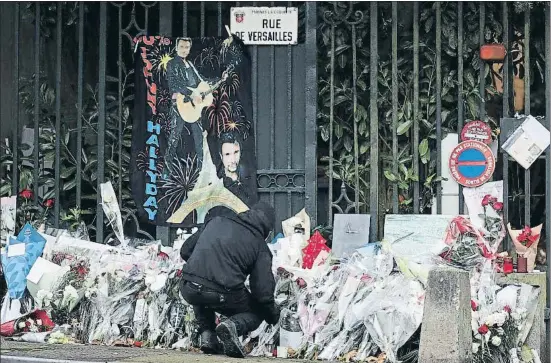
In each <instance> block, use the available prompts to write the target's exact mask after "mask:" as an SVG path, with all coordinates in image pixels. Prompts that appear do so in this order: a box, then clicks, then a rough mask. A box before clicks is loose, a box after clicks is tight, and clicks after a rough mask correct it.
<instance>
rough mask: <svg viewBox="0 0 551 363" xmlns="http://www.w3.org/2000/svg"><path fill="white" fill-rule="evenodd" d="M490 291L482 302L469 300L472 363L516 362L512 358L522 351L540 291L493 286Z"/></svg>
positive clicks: (526, 286) (520, 287)
mask: <svg viewBox="0 0 551 363" xmlns="http://www.w3.org/2000/svg"><path fill="white" fill-rule="evenodd" d="M493 291H494V294H488V295H487V297H486V299H485V300H482V301H477V300H476V299H474V298H473V300H471V308H472V320H471V325H472V329H473V362H475V363H479V362H480V363H483V362H484V363H493V362H496V363H498V362H499V363H501V362H512V361H515V359H514V358H513V356H516V355H517V353H518V352H519V351H521V350H522V346H523V344H524V341H525V340H526V337H527V335H528V332H529V331H530V328H531V326H532V322H533V318H534V313H535V308H536V306H537V300H538V296H539V293H540V289H539V288H537V287H532V286H529V285H524V284H521V285H519V286H516V285H509V286H506V287H503V288H500V287H498V286H497V285H494V289H493ZM523 356H524V357H526V353H524V354H523ZM523 361H525V360H524V359H523ZM527 361H528V360H527ZM530 361H531V360H530ZM517 362H520V361H519V360H518V358H517Z"/></svg>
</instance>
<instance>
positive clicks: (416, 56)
mask: <svg viewBox="0 0 551 363" xmlns="http://www.w3.org/2000/svg"><path fill="white" fill-rule="evenodd" d="M413 173H414V174H415V175H417V176H419V2H418V1H415V2H414V3H413ZM419 194H420V193H419V182H418V181H416V182H414V183H413V212H414V213H415V214H417V213H419V212H420V206H419V204H420V203H419V201H420V199H419V197H420V195H419Z"/></svg>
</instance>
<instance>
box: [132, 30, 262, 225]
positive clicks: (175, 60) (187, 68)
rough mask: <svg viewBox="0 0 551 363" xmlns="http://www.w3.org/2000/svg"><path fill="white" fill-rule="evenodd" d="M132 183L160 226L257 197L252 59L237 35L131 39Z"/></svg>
mask: <svg viewBox="0 0 551 363" xmlns="http://www.w3.org/2000/svg"><path fill="white" fill-rule="evenodd" d="M135 59H136V85H135V87H136V95H135V96H136V97H135V110H134V123H133V129H132V160H131V170H130V173H131V183H132V193H133V196H134V200H135V201H136V204H137V206H138V213H139V215H140V217H141V218H142V219H144V220H146V221H149V222H150V223H153V224H155V225H159V226H189V225H192V224H195V223H202V222H203V221H204V219H205V217H206V216H207V214H211V215H213V214H215V213H225V212H227V211H228V210H233V211H235V212H242V211H245V210H247V209H248V207H249V206H251V205H252V204H254V203H255V202H256V201H257V199H258V196H257V185H256V156H255V142H254V132H253V130H252V125H253V122H252V119H251V117H252V103H251V102H252V98H251V91H250V89H251V85H250V74H251V73H250V59H249V56H248V54H247V52H246V49H245V45H244V44H243V42H241V40H239V39H238V38H237V37H230V38H214V37H212V38H167V37H161V36H143V37H141V38H138V39H136V54H135Z"/></svg>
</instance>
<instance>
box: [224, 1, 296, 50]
mask: <svg viewBox="0 0 551 363" xmlns="http://www.w3.org/2000/svg"><path fill="white" fill-rule="evenodd" d="M230 27H231V32H232V33H233V34H235V35H237V36H238V37H239V38H240V39H241V40H243V42H244V43H245V44H248V45H249V44H251V45H289V44H297V41H298V9H297V8H286V7H273V8H272V7H241V8H231V19H230Z"/></svg>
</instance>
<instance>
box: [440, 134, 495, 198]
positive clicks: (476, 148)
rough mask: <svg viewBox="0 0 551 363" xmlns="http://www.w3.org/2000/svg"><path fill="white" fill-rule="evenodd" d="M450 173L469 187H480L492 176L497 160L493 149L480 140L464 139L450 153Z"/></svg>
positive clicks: (460, 182) (457, 180) (458, 181)
mask: <svg viewBox="0 0 551 363" xmlns="http://www.w3.org/2000/svg"><path fill="white" fill-rule="evenodd" d="M449 167H450V173H451V175H452V178H454V180H455V181H456V182H457V183H459V184H461V185H463V186H465V187H469V188H475V187H478V186H480V185H482V184H484V183H486V182H487V181H488V180H490V179H491V178H492V175H493V174H494V170H495V167H496V160H495V157H494V153H493V152H492V149H490V147H489V146H488V145H486V144H484V143H483V142H480V141H473V140H469V141H464V142H462V143H460V144H459V145H457V146H456V147H455V148H454V149H453V150H452V153H451V155H450V160H449Z"/></svg>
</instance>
